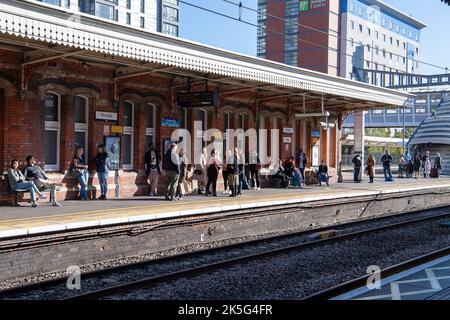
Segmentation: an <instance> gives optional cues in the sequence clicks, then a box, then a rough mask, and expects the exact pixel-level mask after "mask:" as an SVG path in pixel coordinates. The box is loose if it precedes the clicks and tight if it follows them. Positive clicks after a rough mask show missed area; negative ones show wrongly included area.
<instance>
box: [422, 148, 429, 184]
mask: <svg viewBox="0 0 450 320" xmlns="http://www.w3.org/2000/svg"><path fill="white" fill-rule="evenodd" d="M430 173H431V159H430V151H427V152H425V156H424V157H423V177H424V178H427V179H428V178H430Z"/></svg>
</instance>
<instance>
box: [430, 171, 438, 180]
mask: <svg viewBox="0 0 450 320" xmlns="http://www.w3.org/2000/svg"><path fill="white" fill-rule="evenodd" d="M430 177H431V178H435V179H436V178H439V170H438V169H437V168H433V169H431V173H430Z"/></svg>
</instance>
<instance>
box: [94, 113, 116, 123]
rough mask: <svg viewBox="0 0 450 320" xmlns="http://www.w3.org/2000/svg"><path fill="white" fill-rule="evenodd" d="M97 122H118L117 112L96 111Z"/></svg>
mask: <svg viewBox="0 0 450 320" xmlns="http://www.w3.org/2000/svg"><path fill="white" fill-rule="evenodd" d="M95 120H105V121H117V112H104V111H96V112H95Z"/></svg>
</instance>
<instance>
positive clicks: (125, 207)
mask: <svg viewBox="0 0 450 320" xmlns="http://www.w3.org/2000/svg"><path fill="white" fill-rule="evenodd" d="M443 187H450V177H449V178H441V179H438V180H431V179H421V180H415V179H397V180H395V181H394V182H392V183H386V182H384V181H383V180H382V179H381V178H379V179H377V181H376V183H374V184H368V183H367V182H362V183H359V184H355V183H353V182H344V183H339V184H334V185H331V186H330V187H326V186H308V187H306V188H305V189H299V188H289V189H272V188H271V189H262V190H243V194H242V195H241V196H238V197H236V198H230V197H228V195H225V194H220V193H219V194H218V197H212V196H209V197H205V196H202V195H187V196H185V197H184V198H183V200H182V201H176V202H167V201H165V200H164V197H163V196H160V197H132V198H126V199H108V200H105V201H102V200H91V201H64V202H62V203H63V206H62V207H59V208H55V207H52V206H50V204H49V203H46V202H42V204H41V205H40V206H38V207H37V208H30V206H29V204H27V203H23V204H21V206H19V207H11V206H3V207H0V239H1V238H5V237H13V236H24V235H32V234H41V233H46V232H55V231H64V230H71V229H72V230H73V229H79V228H87V227H96V226H108V225H116V224H125V223H136V222H143V221H151V220H159V219H168V218H179V217H183V216H191V215H197V214H211V213H218V212H227V211H233V210H237V209H240V210H242V209H248V210H251V208H261V207H270V206H273V205H285V204H294V203H308V202H318V201H322V203H323V205H324V206H325V205H326V204H327V202H329V201H333V200H338V199H351V198H356V197H361V196H376V195H380V194H383V195H386V194H396V193H400V192H404V191H419V192H420V191H421V190H424V191H425V192H427V191H428V192H429V191H430V190H433V189H435V188H443ZM431 205H432V203H430V206H431Z"/></svg>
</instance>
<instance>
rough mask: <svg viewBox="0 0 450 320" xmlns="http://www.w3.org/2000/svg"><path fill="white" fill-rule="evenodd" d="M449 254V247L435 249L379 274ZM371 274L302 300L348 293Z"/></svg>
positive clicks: (398, 271) (392, 273) (330, 297)
mask: <svg viewBox="0 0 450 320" xmlns="http://www.w3.org/2000/svg"><path fill="white" fill-rule="evenodd" d="M449 254H450V247H446V248H443V249H440V250H436V251H433V252H430V253H428V254H425V255H422V256H419V257H417V258H413V259H410V260H407V261H404V262H401V263H398V264H395V265H393V266H390V267H387V268H385V269H382V270H381V271H380V275H381V276H383V278H387V277H389V276H392V275H396V274H399V273H401V272H403V271H406V270H409V269H412V268H414V267H417V266H420V265H422V264H425V263H427V262H431V261H433V260H436V259H438V258H441V257H444V256H447V255H449ZM371 276H372V275H371V274H368V275H364V276H362V277H359V278H356V279H353V280H350V281H347V282H344V283H342V284H338V285H336V286H333V287H331V288H328V289H325V290H322V291H320V292H317V293H314V294H312V295H309V296H307V297H305V298H303V299H302V300H329V299H332V298H336V297H338V296H340V295H342V294H344V293H348V292H350V291H353V290H355V289H358V288H362V287H364V286H365V285H366V284H367V281H368V279H369V278H370V277H371Z"/></svg>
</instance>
